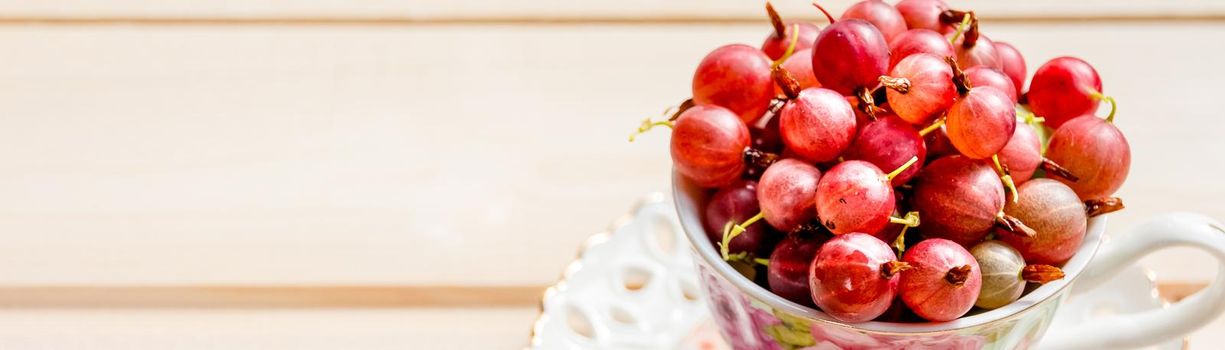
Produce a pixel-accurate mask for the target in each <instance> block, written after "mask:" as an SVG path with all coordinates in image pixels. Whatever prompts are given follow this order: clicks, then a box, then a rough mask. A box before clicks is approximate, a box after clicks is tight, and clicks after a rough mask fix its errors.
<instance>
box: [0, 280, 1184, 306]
mask: <svg viewBox="0 0 1225 350" xmlns="http://www.w3.org/2000/svg"><path fill="white" fill-rule="evenodd" d="M1204 286H1205V285H1204V284H1203V283H1161V284H1159V286H1158V289H1159V290H1160V292H1161V295H1162V297H1163V298H1165V299H1167V300H1170V301H1177V300H1180V299H1182V298H1185V297H1187V296H1189V295H1191V294H1193V293H1195V292H1196V291H1199V290H1200V289H1203V288H1204ZM544 290H545V286H379V285H371V286H247V285H243V286H111V287H105V286H103V287H91V286H41V287H40V286H30V287H0V309H23V308H24V309H81V308H84V309H88V308H167V309H169V308H192V309H274V308H499V307H524V306H539V304H540V298H541V297H542V296H543V293H544Z"/></svg>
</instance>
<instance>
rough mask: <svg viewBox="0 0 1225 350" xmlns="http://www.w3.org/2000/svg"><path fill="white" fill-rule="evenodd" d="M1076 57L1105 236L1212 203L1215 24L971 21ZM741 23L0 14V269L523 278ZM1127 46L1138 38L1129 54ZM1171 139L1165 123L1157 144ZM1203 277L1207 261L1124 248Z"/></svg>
mask: <svg viewBox="0 0 1225 350" xmlns="http://www.w3.org/2000/svg"><path fill="white" fill-rule="evenodd" d="M985 29H986V32H987V34H988V35H991V36H992V37H993V38H997V39H1001V40H1006V41H1010V42H1012V43H1014V44H1016V45H1017V46H1019V47H1021V48H1022V50H1024V51H1025V52H1026V53H1027V54H1028V55H1029V56H1028V58H1029V59H1030V64H1031V68H1032V67H1036V66H1037V65H1038V64H1039V63H1040V62H1042V61H1044V60H1046V59H1048V58H1051V57H1054V56H1056V55H1061V54H1074V55H1078V56H1082V57H1084V58H1086V59H1087V60H1089V61H1090V62H1093V63H1094V64H1095V65H1096V66H1097V68H1098V70H1099V71H1100V72H1101V73H1102V76H1104V77H1105V81H1106V82H1105V84H1106V92H1107V93H1109V94H1112V95H1114V96H1115V97H1117V98H1118V99H1119V100H1120V106H1121V108H1122V109H1121V111H1120V114H1119V121H1118V122H1119V125H1120V127H1122V128H1123V129H1124V130H1125V131H1126V132H1127V134H1128V137H1129V138H1130V140H1131V143H1132V145H1133V151H1134V158H1133V161H1134V168H1133V170H1132V174H1131V177H1130V180H1129V182H1128V184H1127V186H1125V187H1124V189H1123V191H1122V193H1121V195H1122V196H1123V197H1124V198H1126V199H1127V204H1128V207H1129V208H1128V209H1127V211H1125V212H1123V213H1121V214H1119V215H1116V216H1114V217H1113V218H1112V220H1111V230H1112V231H1114V232H1120V233H1119V234H1123V233H1121V229H1122V228H1125V227H1128V226H1132V225H1134V224H1136V223H1138V222H1139V221H1140V220H1142V219H1143V218H1144V217H1147V216H1150V215H1153V214H1155V213H1158V212H1163V211H1166V210H1171V209H1190V210H1197V211H1203V212H1205V213H1207V214H1210V215H1213V216H1215V217H1218V218H1225V206H1223V205H1221V204H1220V203H1221V201H1220V198H1222V197H1223V196H1225V189H1222V187H1221V186H1219V180H1218V176H1216V174H1219V173H1220V172H1221V171H1222V170H1225V166H1223V165H1222V164H1225V149H1223V145H1222V144H1221V143H1220V142H1219V137H1220V136H1219V135H1221V134H1222V128H1221V127H1220V125H1221V124H1220V122H1219V120H1218V119H1219V117H1218V116H1217V114H1218V113H1217V112H1216V105H1215V104H1214V103H1213V102H1214V101H1215V100H1216V97H1215V96H1216V94H1217V93H1216V91H1217V86H1216V85H1218V84H1217V82H1219V81H1223V80H1225V72H1223V71H1221V70H1218V69H1211V67H1213V66H1214V65H1215V63H1216V62H1215V61H1214V57H1219V56H1220V55H1221V54H1223V53H1225V47H1223V45H1225V44H1223V43H1222V42H1221V41H1220V40H1217V39H1218V38H1220V37H1223V36H1225V24H1220V23H1191V24H1156V23H1127V24H1111V23H1087V24H1046V25H1041V26H1033V25H1018V24H998V25H992V26H989V27H986V28H985ZM764 35H765V28H762V27H761V26H758V25H711V26H701V25H694V26H671V25H656V26H632V27H627V26H601V25H595V26H575V27H505V26H475V27H419V28H377V27H343V28H333V27H308V28H301V27H240V28H219V27H191V26H175V27H118V26H116V27H104V28H98V27H50V28H48V27H3V28H0V45H3V46H4V47H6V48H8V50H7V51H8V52H7V53H6V55H4V56H3V57H0V82H4V83H3V84H0V111H2V112H3V114H0V115H3V117H2V118H3V122H4V123H3V125H4V127H3V128H0V159H4V160H5V161H4V162H3V163H0V237H3V242H4V244H0V285H8V286H55V285H104V286H106V285H111V286H133V285H135V286H144V285H154V286H157V285H172V286H174V285H248V284H254V285H270V284H318V285H431V284H441V285H492V286H497V285H510V286H514V285H545V284H549V283H552V282H553V281H554V279H555V278H556V277H557V276H558V274H559V273H560V271H561V269H562V267H563V266H564V264H566V263H567V262H568V261H570V260H571V259H572V258H573V256H574V253H575V248H576V247H577V246H578V244H579V243H580V242H581V241H582V240H583V239H584V238H586V236H587V235H589V234H591V233H594V232H596V231H599V230H601V229H603V228H604V227H606V226H605V225H606V224H607V223H609V222H610V221H611V220H612V219H614V218H616V217H617V216H619V215H620V214H621V213H623V212H625V211H626V210H627V208H628V207H629V206H630V205H631V203H633V202H634V201H635V200H636V199H637V198H639V197H640V196H642V195H643V194H645V193H647V192H650V191H660V190H666V189H667V184H668V168H669V160H668V155H667V151H666V149H667V135H666V133H663V132H657V133H654V134H650V135H647V136H645V137H642V138H640V140H639V141H638V143H635V144H628V143H626V141H625V137H626V135H627V134H628V132H629V131H630V130H631V129H632V128H633V127H634V126H635V125H636V123H637V122H638V121H639V120H641V118H644V117H647V116H653V115H657V114H658V113H660V111H661V110H662V109H663V107H665V106H668V105H670V104H675V103H677V102H678V101H679V100H681V99H683V98H684V97H685V96H686V95H687V94H688V91H689V79H690V74H691V73H690V72H691V69H692V68H693V66H694V65H695V64H696V62H697V61H698V60H699V59H700V58H701V57H702V55H704V54H705V52H707V51H709V50H710V49H712V48H714V47H716V46H718V45H720V44H722V43H727V42H748V43H755V42H758V41H759V40H760V39H761V38H762V37H763V36H764ZM1138 43H1143V49H1138V47H1140V46H1137V45H1140V44H1138ZM1175 140H1176V141H1175ZM1143 261H1144V263H1145V264H1147V265H1148V266H1151V267H1153V268H1154V269H1155V270H1157V272H1158V275H1159V276H1160V277H1161V278H1162V279H1163V280H1171V281H1204V280H1207V279H1208V278H1209V277H1210V276H1211V275H1212V273H1213V271H1212V269H1201V268H1186V267H1187V266H1209V265H1210V263H1209V262H1210V261H1211V260H1208V258H1207V256H1206V255H1203V254H1197V253H1188V252H1187V251H1185V250H1174V251H1169V252H1165V253H1159V254H1157V255H1154V256H1152V257H1150V258H1149V259H1145V260H1143Z"/></svg>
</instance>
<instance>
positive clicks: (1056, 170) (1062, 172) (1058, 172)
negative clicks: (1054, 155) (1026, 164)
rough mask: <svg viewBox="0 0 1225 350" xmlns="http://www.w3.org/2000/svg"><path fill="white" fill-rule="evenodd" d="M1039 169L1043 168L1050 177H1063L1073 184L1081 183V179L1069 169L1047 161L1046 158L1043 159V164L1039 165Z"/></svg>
mask: <svg viewBox="0 0 1225 350" xmlns="http://www.w3.org/2000/svg"><path fill="white" fill-rule="evenodd" d="M1038 167H1039V168H1042V171H1045V172H1046V173H1047V174H1048V175H1055V176H1058V177H1062V178H1064V179H1067V180H1068V181H1071V182H1077V181H1080V178H1079V177H1076V175H1073V174H1072V172H1071V171H1068V169H1067V168H1064V167H1063V166H1061V165H1059V164H1058V163H1055V161H1053V160H1050V159H1047V158H1046V157H1042V163H1041V164H1038Z"/></svg>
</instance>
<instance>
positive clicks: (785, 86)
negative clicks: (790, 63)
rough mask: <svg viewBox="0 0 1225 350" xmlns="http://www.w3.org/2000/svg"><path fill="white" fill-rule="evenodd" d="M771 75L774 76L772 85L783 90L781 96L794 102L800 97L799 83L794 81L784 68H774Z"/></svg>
mask: <svg viewBox="0 0 1225 350" xmlns="http://www.w3.org/2000/svg"><path fill="white" fill-rule="evenodd" d="M771 73H773V75H774V83H775V84H778V87H779V88H781V89H782V90H783V95H786V96H787V99H788V100H794V99H795V98H796V97H799V96H800V82H799V81H796V80H795V77H794V76H792V75H791V72H788V71H787V69H786V68H783V67H782V66H774V68H773V69H771Z"/></svg>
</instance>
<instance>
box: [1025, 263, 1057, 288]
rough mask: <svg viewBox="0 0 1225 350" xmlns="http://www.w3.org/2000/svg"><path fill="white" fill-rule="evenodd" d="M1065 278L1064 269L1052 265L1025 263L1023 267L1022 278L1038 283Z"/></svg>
mask: <svg viewBox="0 0 1225 350" xmlns="http://www.w3.org/2000/svg"><path fill="white" fill-rule="evenodd" d="M1061 278H1063V270H1061V269H1059V268H1058V267H1054V266H1051V265H1025V267H1024V268H1022V269H1021V279H1023V280H1025V281H1028V282H1033V283H1037V284H1046V283H1047V282H1050V281H1054V280H1057V279H1061Z"/></svg>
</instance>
